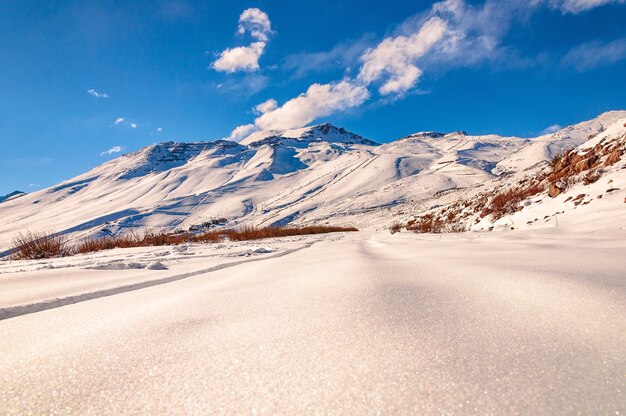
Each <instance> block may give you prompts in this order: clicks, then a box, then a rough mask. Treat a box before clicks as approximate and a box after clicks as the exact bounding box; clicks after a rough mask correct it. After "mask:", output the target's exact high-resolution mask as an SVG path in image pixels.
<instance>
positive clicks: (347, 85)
mask: <svg viewBox="0 0 626 416" xmlns="http://www.w3.org/2000/svg"><path fill="white" fill-rule="evenodd" d="M368 98H369V92H368V91H367V88H365V87H364V86H363V85H360V84H357V83H355V82H354V81H351V80H342V81H340V82H337V83H331V84H313V85H311V86H310V87H309V88H308V90H307V91H306V93H304V94H301V95H299V96H298V97H296V98H292V99H291V100H289V101H287V102H286V103H285V104H283V105H282V106H281V107H278V108H276V109H275V110H272V111H268V112H266V113H264V114H263V115H261V116H259V117H258V118H257V119H256V120H255V124H256V125H257V127H259V128H261V129H263V130H284V129H290V128H296V127H302V126H305V125H306V124H308V123H310V122H311V121H313V120H315V119H317V118H319V117H323V116H327V115H330V114H332V113H334V112H336V111H341V110H345V109H348V108H353V107H358V106H359V105H361V104H362V103H363V102H364V101H365V100H367V99H368Z"/></svg>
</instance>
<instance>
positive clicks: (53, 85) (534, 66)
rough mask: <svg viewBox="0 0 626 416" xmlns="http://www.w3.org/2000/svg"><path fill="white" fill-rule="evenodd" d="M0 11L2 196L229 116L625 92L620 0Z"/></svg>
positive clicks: (384, 134)
mask: <svg viewBox="0 0 626 416" xmlns="http://www.w3.org/2000/svg"><path fill="white" fill-rule="evenodd" d="M0 22H2V24H0V62H1V63H2V64H1V65H0V144H1V145H2V152H1V153H0V195H2V194H5V193H8V192H10V191H13V190H15V189H20V190H24V191H33V190H36V189H40V188H42V187H47V186H50V185H52V184H55V183H58V182H60V181H62V180H64V179H69V178H71V177H73V176H75V175H77V174H80V173H83V172H84V171H86V170H88V169H90V168H92V167H94V166H96V165H98V164H100V163H103V162H105V161H107V160H110V159H111V158H114V157H116V156H119V155H120V154H123V153H126V152H130V151H133V150H136V149H138V148H141V147H143V146H146V145H149V144H152V143H155V142H162V141H168V140H174V141H190V140H214V139H219V138H224V137H229V136H231V135H232V132H233V130H234V129H235V128H237V127H240V128H239V130H237V131H236V132H242V131H251V130H253V129H255V128H284V127H298V126H301V125H305V124H315V123H318V122H326V121H328V122H331V123H334V124H337V125H340V126H344V127H346V128H347V129H349V130H352V131H354V132H357V133H359V134H361V135H363V136H366V137H368V138H371V139H374V140H377V141H379V142H385V141H389V140H393V139H395V138H398V137H401V136H404V135H407V134H410V133H412V132H416V131H422V130H438V131H452V130H459V129H464V130H467V131H468V132H469V133H473V134H481V133H498V134H503V135H519V136H534V135H537V134H539V133H540V132H542V131H544V129H547V128H549V127H550V126H555V125H567V124H571V123H575V122H578V121H582V120H584V119H588V118H591V117H594V116H595V115H597V114H599V113H601V112H603V111H607V110H612V109H626V82H625V81H626V76H625V74H626V29H625V26H624V22H626V3H625V1H624V0H528V1H511V0H498V1H496V0H488V1H470V0H467V1H462V0H447V1H442V2H428V1H417V0H415V1H408V0H398V1H395V0H387V1H385V2H380V1H374V0H354V1H352V0H349V1H321V0H302V1H290V2H284V1H241V2H240V1H235V0H232V1H228V2H226V1H192V0H161V1H158V0H155V1H139V0H138V1H133V2H125V1H110V0H109V1H97V0H90V1H69V0H65V1H60V0H47V1H29V0H3V1H2V2H0ZM260 104H263V105H260ZM235 136H236V135H235ZM233 137H234V136H233Z"/></svg>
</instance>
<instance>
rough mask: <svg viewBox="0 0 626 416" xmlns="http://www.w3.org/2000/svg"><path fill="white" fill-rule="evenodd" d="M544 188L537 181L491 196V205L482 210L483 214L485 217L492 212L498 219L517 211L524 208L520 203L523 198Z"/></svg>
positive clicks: (533, 194) (536, 193)
mask: <svg viewBox="0 0 626 416" xmlns="http://www.w3.org/2000/svg"><path fill="white" fill-rule="evenodd" d="M544 190H545V188H544V186H543V185H541V184H539V183H535V184H531V185H528V186H525V187H514V188H510V189H507V190H505V191H502V192H499V193H497V194H495V195H494V196H493V198H491V201H490V203H489V205H488V206H487V207H486V208H485V209H483V211H482V212H481V216H482V217H485V216H487V215H489V214H491V215H492V216H493V218H494V219H498V218H502V217H503V216H505V215H507V214H512V213H514V212H517V211H519V210H520V209H522V206H521V205H520V203H521V202H522V201H523V200H525V199H526V198H529V197H531V196H535V195H538V194H540V193H541V192H543V191H544Z"/></svg>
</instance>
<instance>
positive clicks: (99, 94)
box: [87, 88, 109, 98]
mask: <svg viewBox="0 0 626 416" xmlns="http://www.w3.org/2000/svg"><path fill="white" fill-rule="evenodd" d="M87 94H89V95H91V96H92V97H96V98H109V94H107V93H106V92H98V91H96V90H94V89H93V88H92V89H89V90H87Z"/></svg>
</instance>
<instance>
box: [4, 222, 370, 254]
mask: <svg viewBox="0 0 626 416" xmlns="http://www.w3.org/2000/svg"><path fill="white" fill-rule="evenodd" d="M349 231H358V230H357V229H356V228H354V227H332V226H323V225H320V226H309V227H266V228H255V227H243V228H241V229H238V230H234V229H233V230H221V231H208V232H205V233H202V234H190V233H163V232H161V233H159V232H154V231H146V233H145V234H144V235H143V236H140V235H138V234H136V233H130V234H126V235H121V236H116V237H100V238H90V239H87V240H84V241H81V242H80V243H79V244H77V245H76V246H74V247H72V248H69V247H68V244H67V241H66V240H65V238H64V237H62V236H54V235H50V234H46V233H40V234H37V233H26V234H20V235H18V237H16V239H15V241H14V247H13V248H12V251H13V252H14V254H13V255H12V258H13V259H16V260H23V259H44V258H51V257H62V256H69V255H73V254H84V253H93V252H96V251H102V250H110V249H113V248H131V247H150V246H170V245H178V244H183V243H215V242H219V241H222V240H231V241H248V240H260V239H264V238H275V237H291V236H296V235H310V234H325V233H335V232H349Z"/></svg>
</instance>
